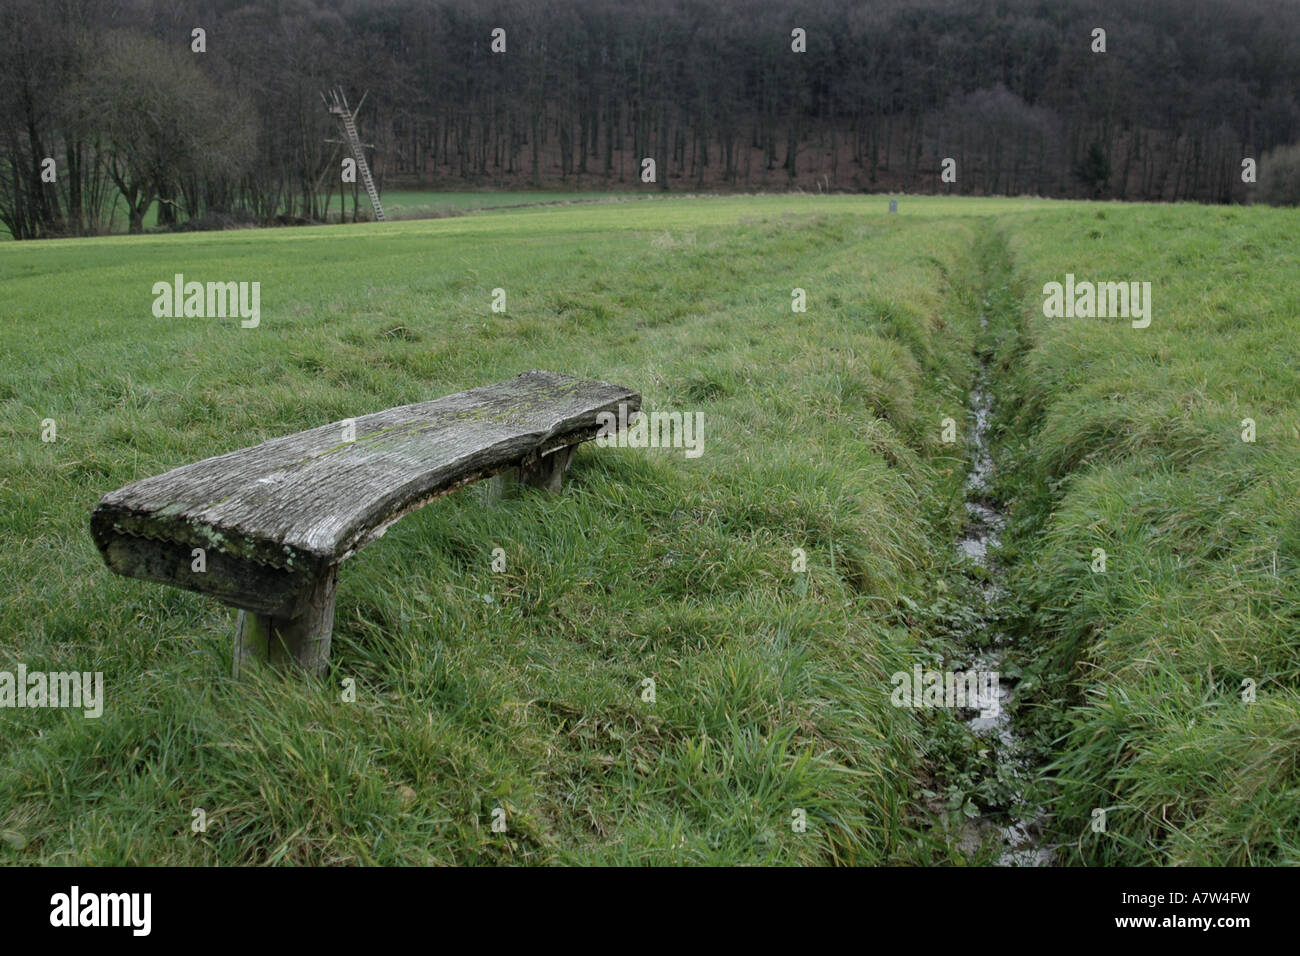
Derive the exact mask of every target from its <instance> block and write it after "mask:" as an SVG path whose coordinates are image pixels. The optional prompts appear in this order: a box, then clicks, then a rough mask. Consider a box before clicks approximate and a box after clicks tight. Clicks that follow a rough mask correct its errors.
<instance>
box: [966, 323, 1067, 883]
mask: <svg viewBox="0 0 1300 956" xmlns="http://www.w3.org/2000/svg"><path fill="white" fill-rule="evenodd" d="M986 304H987V303H986ZM987 330H988V317H987V315H985V314H984V313H981V314H980V331H981V332H982V333H987ZM970 405H971V415H972V418H973V421H974V426H973V432H972V436H971V444H972V446H973V454H972V457H971V465H970V471H969V473H968V474H967V476H966V512H967V515H968V520H967V522H966V528H965V531H964V533H963V536H962V537H961V539H960V540H958V542H957V548H958V550H959V552H960V553H961V554H962V555H964V556H965V557H966V558H968V559H969V560H970V561H971V562H972V563H973V564H974V565H976V566H977V567H979V568H982V569H984V570H985V571H986V572H987V579H986V580H985V582H984V584H983V585H982V594H983V598H984V607H983V608H982V609H981V613H980V615H979V618H980V621H981V625H980V627H979V628H978V629H977V632H976V633H975V634H974V635H972V636H971V638H969V639H968V640H969V645H968V646H967V647H966V648H965V654H966V660H965V662H964V663H965V666H966V669H967V670H975V671H983V672H990V671H992V672H995V673H997V674H998V681H997V684H996V695H997V700H996V702H995V701H993V700H991V699H983V698H981V699H980V700H979V704H980V707H979V710H978V711H975V712H974V713H973V716H971V717H969V718H967V720H966V724H967V726H968V727H970V729H971V730H972V731H973V732H974V733H976V734H977V735H980V736H981V737H987V738H991V743H993V746H991V747H990V748H989V757H990V759H991V760H993V761H994V763H993V765H992V766H991V767H990V768H989V773H990V774H996V775H997V776H998V777H999V778H1000V779H1001V780H1003V781H1006V782H1008V783H1009V784H1010V788H1011V791H1012V793H1013V796H1012V799H1011V800H1010V802H1009V805H1008V806H1005V807H999V808H995V809H994V810H992V811H989V812H987V813H985V814H984V815H982V816H978V817H975V818H974V819H972V820H970V821H969V822H968V823H967V825H966V827H965V828H964V830H963V831H962V833H961V835H960V844H961V847H962V849H963V850H964V851H967V852H974V851H975V850H976V849H977V848H978V847H979V846H980V845H981V844H982V843H984V842H985V841H986V840H990V839H992V838H993V834H994V833H995V832H996V834H997V839H998V840H1000V842H1001V846H1002V852H1001V854H1000V856H999V858H998V860H997V865H999V866H1051V865H1053V862H1054V861H1053V855H1054V854H1053V851H1052V849H1051V848H1050V847H1044V846H1041V845H1040V840H1041V837H1042V809H1041V808H1040V807H1038V806H1035V805H1033V804H1032V803H1030V802H1028V801H1027V799H1026V796H1025V794H1026V792H1027V790H1028V787H1029V782H1030V780H1031V778H1032V773H1033V768H1032V765H1031V755H1030V748H1029V747H1028V745H1027V743H1026V742H1025V740H1024V739H1023V738H1022V737H1021V736H1020V735H1019V734H1018V733H1017V731H1016V724H1015V709H1016V695H1015V684H1016V681H1015V680H1014V679H1012V678H1009V677H1008V675H1007V671H1008V670H1009V669H1010V668H1009V667H1008V665H1009V659H1008V648H1007V647H1006V646H1005V635H1004V634H1003V633H1002V631H1001V629H1000V628H999V627H998V624H997V617H996V613H995V612H996V608H997V606H998V604H999V603H1000V601H1001V599H1002V596H1003V593H1004V587H1005V585H1004V584H1003V577H1004V572H1003V570H1002V569H1001V568H1000V567H999V564H998V561H997V559H996V552H997V549H998V547H999V543H1000V535H1001V533H1002V530H1003V528H1004V527H1005V526H1006V515H1005V514H1004V512H1003V510H1002V508H1001V507H1000V506H999V505H998V503H997V502H996V501H994V500H993V497H992V494H991V487H990V482H991V479H992V477H993V472H994V464H993V457H992V454H991V453H990V450H989V439H988V429H989V423H990V420H991V418H992V414H993V393H992V390H991V387H990V372H989V359H988V357H987V354H985V357H984V358H982V359H981V362H980V367H979V372H978V373H977V376H976V380H975V386H974V388H973V389H972V390H971V397H970ZM990 552H992V554H990ZM982 683H983V682H981V684H982ZM992 686H993V685H990V687H989V689H990V690H991V689H992ZM1008 818H1009V819H1008Z"/></svg>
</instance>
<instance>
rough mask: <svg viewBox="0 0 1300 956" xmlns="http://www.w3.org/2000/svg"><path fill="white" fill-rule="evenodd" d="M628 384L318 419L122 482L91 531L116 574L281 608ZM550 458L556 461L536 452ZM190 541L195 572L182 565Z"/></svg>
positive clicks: (557, 445) (562, 437)
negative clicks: (350, 424)
mask: <svg viewBox="0 0 1300 956" xmlns="http://www.w3.org/2000/svg"><path fill="white" fill-rule="evenodd" d="M620 404H626V405H627V406H628V409H629V411H631V410H635V409H639V408H640V404H641V397H640V395H639V394H638V393H636V392H634V391H631V390H629V389H626V388H623V387H621V386H617V385H611V384H609V383H608V382H599V381H588V380H582V379H576V378H572V377H570V376H567V375H558V374H555V373H552V372H542V371H533V372H525V373H524V374H522V375H520V376H519V377H518V378H515V379H513V380H511V381H508V382H502V383H499V384H496V385H490V386H486V387H483V388H474V389H470V390H469V391H465V392H460V393H458V394H455V395H449V396H447V397H445V398H440V399H437V400H435V401H431V402H422V403H419V404H416V405H405V406H402V407H399V408H391V409H388V410H386V411H382V412H376V413H374V414H370V415H363V416H360V417H358V418H356V419H354V420H353V421H354V422H355V440H353V441H347V442H345V441H343V434H344V431H343V427H344V423H342V422H337V423H334V424H330V425H322V426H320V427H319V428H313V429H310V430H308V431H304V432H300V433H298V434H296V435H289V436H286V437H283V438H276V439H272V440H270V441H267V442H263V443H262V444H260V445H257V446H254V447H252V448H245V449H242V450H239V451H234V452H230V453H229V454H225V455H220V456H218V457H215V458H208V459H205V460H204V461H199V462H195V463H193V464H190V465H185V466H183V467H181V468H176V469H174V470H172V471H169V472H167V473H165V474H162V475H157V476H155V477H152V478H146V479H144V480H142V481H137V482H134V483H133V484H130V485H127V486H125V487H124V488H121V489H119V490H117V491H114V492H111V493H110V494H107V495H105V496H104V498H103V499H102V500H101V501H100V502H99V504H98V506H97V507H96V508H95V510H94V513H93V515H92V517H91V532H92V534H93V536H94V538H95V541H96V543H97V545H98V546H99V549H100V551H101V552H102V553H103V555H104V559H105V561H106V562H107V563H108V565H109V567H110V568H112V569H113V570H114V571H116V572H118V573H119V574H125V575H128V576H133V577H141V578H146V579H149V580H154V581H161V582H164V583H167V584H173V585H177V586H180V587H186V588H189V589H191V590H196V591H202V592H204V593H208V594H211V595H213V596H214V597H217V598H218V599H220V600H222V601H224V602H225V603H227V604H231V605H233V606H235V607H240V608H246V609H248V610H251V611H256V612H260V613H263V614H268V615H275V616H277V617H281V618H292V617H294V616H296V615H297V614H299V613H301V612H302V611H303V610H304V607H305V605H306V604H307V603H309V602H311V601H312V600H314V599H315V598H314V593H313V592H314V590H316V589H317V585H318V582H319V581H320V580H321V579H322V578H323V577H324V576H325V575H326V572H327V571H329V569H331V568H333V567H334V566H335V565H337V564H338V563H339V562H340V561H343V560H344V559H346V558H347V557H349V556H350V555H351V554H353V553H355V552H356V551H357V550H358V549H360V548H361V547H364V546H365V545H366V544H367V543H368V542H370V541H372V540H374V539H375V538H376V537H378V536H379V535H381V534H382V533H383V532H384V530H385V529H386V528H387V527H388V526H389V525H391V524H392V523H393V522H394V521H396V520H397V519H398V518H400V517H401V516H402V515H404V514H407V513H409V512H410V511H412V510H413V509H415V508H418V507H420V506H421V505H423V504H425V503H427V502H429V501H431V500H433V499H434V498H437V497H439V496H441V495H444V494H447V493H448V492H450V491H454V490H455V489H457V488H459V487H461V486H463V485H465V484H467V483H469V482H471V481H476V480H478V479H481V478H484V477H488V476H490V475H494V474H498V473H500V472H503V471H505V470H507V469H510V468H513V467H525V468H526V467H528V466H529V465H533V466H536V463H537V462H538V461H539V460H540V459H541V458H542V456H545V455H548V454H551V453H554V454H555V455H557V456H559V459H562V460H564V461H567V457H568V456H567V453H566V452H565V451H563V450H562V449H566V448H568V446H572V445H575V444H577V443H579V442H582V441H585V440H587V439H590V438H592V437H594V436H595V435H596V432H597V430H598V425H597V416H598V415H599V414H600V413H601V412H617V409H618V406H619V405H620ZM547 460H548V461H555V460H557V459H547ZM193 548H203V549H204V551H205V554H206V560H207V570H206V571H205V572H202V573H200V572H195V571H193V570H191V551H192V549H193Z"/></svg>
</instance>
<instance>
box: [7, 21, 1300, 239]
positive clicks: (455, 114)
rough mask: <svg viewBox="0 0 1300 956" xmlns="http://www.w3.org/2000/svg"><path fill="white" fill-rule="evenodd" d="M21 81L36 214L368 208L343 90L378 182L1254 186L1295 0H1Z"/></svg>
mask: <svg viewBox="0 0 1300 956" xmlns="http://www.w3.org/2000/svg"><path fill="white" fill-rule="evenodd" d="M1099 31H1100V32H1099ZM0 83H2V84H3V89H4V90H5V93H6V95H5V97H4V98H3V100H0V221H2V222H3V223H4V224H5V225H6V226H7V227H8V228H9V231H10V232H11V233H12V234H13V236H14V237H15V238H19V239H26V238H40V237H51V236H62V235H88V234H97V233H100V232H104V231H106V230H107V229H108V228H109V225H110V222H109V220H110V215H112V214H114V211H115V210H116V213H115V214H116V215H117V216H118V217H119V219H123V220H124V221H125V223H126V224H127V225H128V226H129V229H130V231H132V232H139V231H141V230H142V229H143V228H144V224H145V217H146V213H147V212H148V211H149V210H150V209H151V208H152V207H154V206H155V205H156V219H157V223H158V224H159V225H160V226H162V227H173V228H215V227H221V226H223V225H233V224H240V223H247V224H259V223H273V222H275V221H281V222H293V221H317V220H320V219H322V218H323V217H324V215H325V211H326V209H327V208H328V206H329V204H330V202H331V201H336V202H337V200H334V198H333V197H334V196H335V194H337V193H339V192H340V191H342V190H344V189H346V190H347V191H348V192H349V194H350V195H351V197H352V201H353V208H354V215H355V214H356V213H355V210H356V187H355V186H354V185H347V184H345V183H343V182H341V181H340V175H339V169H340V159H341V156H342V155H343V154H342V153H341V151H340V149H341V148H340V144H339V142H338V137H339V135H340V134H339V130H338V126H337V123H336V121H335V120H334V118H333V117H331V116H330V115H329V113H328V112H327V110H326V108H325V105H324V104H323V102H322V98H321V94H322V93H323V92H324V91H326V90H332V89H335V88H340V87H341V88H342V89H344V90H346V91H347V94H348V95H349V96H350V97H351V98H352V100H353V102H356V101H357V100H359V99H360V97H361V96H362V95H363V94H365V95H366V99H365V104H364V107H363V108H362V110H361V112H360V114H359V117H358V125H359V130H360V135H361V138H362V139H363V140H364V141H365V143H366V144H367V145H368V146H372V148H371V149H370V161H371V164H372V166H373V168H374V171H375V176H376V179H377V180H378V182H379V183H380V186H381V188H385V187H386V188H390V189H391V188H417V187H419V188H432V189H478V188H483V189H489V188H491V189H543V190H545V189H566V190H574V189H579V190H586V189H591V190H602V189H606V190H608V189H629V188H632V189H643V190H676V191H686V192H708V191H723V192H731V191H736V192H743V191H768V190H790V189H798V190H803V191H809V192H819V191H820V192H921V193H958V194H967V195H1036V196H1043V197H1052V198H1111V199H1121V200H1146V201H1167V202H1177V201H1197V202H1208V203H1233V202H1245V201H1250V200H1252V199H1255V198H1267V196H1263V197H1257V196H1255V195H1252V190H1253V189H1254V188H1255V186H1256V184H1255V183H1254V182H1252V181H1251V180H1252V178H1253V177H1252V176H1251V175H1248V174H1246V173H1245V172H1243V163H1244V162H1245V161H1247V160H1249V161H1251V165H1253V163H1255V162H1258V163H1260V170H1261V179H1260V182H1259V184H1258V185H1259V188H1260V189H1261V190H1262V191H1265V192H1267V191H1268V190H1273V191H1274V192H1276V191H1277V190H1278V189H1280V188H1281V184H1282V183H1283V181H1284V180H1286V176H1284V175H1282V174H1281V172H1279V173H1278V174H1277V175H1274V176H1273V177H1272V179H1271V181H1270V182H1269V183H1265V182H1264V176H1263V173H1264V172H1265V171H1267V170H1268V168H1269V167H1268V164H1269V162H1270V161H1275V162H1276V163H1277V164H1279V165H1278V166H1277V167H1276V168H1278V169H1279V170H1280V169H1281V168H1282V167H1281V164H1282V163H1283V161H1284V160H1285V159H1286V158H1287V157H1290V162H1291V163H1292V166H1291V167H1288V168H1291V169H1294V157H1295V153H1296V151H1297V150H1296V148H1294V147H1292V144H1294V143H1295V142H1296V140H1297V139H1300V135H1298V132H1300V105H1298V104H1297V100H1296V91H1297V89H1300V5H1297V4H1294V3H1287V2H1283V0H1234V2H1232V3H1223V2H1211V0H1143V2H1142V3H1127V2H1116V0H884V2H870V3H866V2H861V0H823V2H818V3H808V2H803V3H798V2H788V0H787V2H779V0H755V2H744V3H739V2H716V0H709V2H703V0H636V2H631V0H546V2H531V0H284V2H276V3H266V4H258V5H250V4H247V3H245V2H242V0H218V2H199V3H194V2H180V3H175V2H158V0H117V2H110V0H61V2H58V3H53V2H48V0H4V3H3V4H0ZM646 158H652V159H654V160H655V169H656V176H655V179H654V181H653V182H645V181H643V178H642V169H643V165H642V161H643V160H644V159H646ZM945 159H951V160H953V161H954V164H952V169H953V171H954V175H952V176H949V177H944V176H942V175H941V169H942V167H943V165H944V160H945ZM1291 183H1292V185H1294V175H1293V174H1292V180H1291ZM1265 187H1267V189H1266V188H1265ZM361 198H362V200H363V202H364V193H362V195H361ZM1289 201H1294V199H1291V200H1289Z"/></svg>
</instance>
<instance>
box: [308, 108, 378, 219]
mask: <svg viewBox="0 0 1300 956" xmlns="http://www.w3.org/2000/svg"><path fill="white" fill-rule="evenodd" d="M367 95H368V94H367V93H363V94H361V102H360V103H358V104H357V108H356V109H351V108H349V106H348V98H347V97H346V96H344V95H343V88H342V87H338V88H337V89H333V90H330V95H329V96H328V97H326V96H325V94H324V93H322V94H321V95H320V98H321V99H322V100H324V101H325V108H326V109H328V110H329V111H330V113H331V114H333V115H334V116H337V117H338V118H339V122H341V123H342V124H343V132H344V133H346V134H347V137H348V139H347V144H348V146H350V147H351V149H352V155H353V157H354V158H355V159H356V161H357V169H358V170H360V172H361V181H362V182H363V183H364V184H365V187H366V194H367V195H369V196H370V204H371V205H372V206H374V207H375V219H377V220H379V221H380V222H383V220H384V207H383V206H381V205H380V204H379V190H377V189H376V188H375V180H374V177H373V176H371V175H370V164H369V163H367V162H366V152H365V146H366V145H368V144H363V143H362V142H361V139H360V137H358V136H357V123H356V116H357V113H359V112H361V103H364V102H365V101H366V96H367ZM372 148H373V147H372Z"/></svg>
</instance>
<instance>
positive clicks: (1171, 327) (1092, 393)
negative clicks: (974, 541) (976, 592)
mask: <svg viewBox="0 0 1300 956" xmlns="http://www.w3.org/2000/svg"><path fill="white" fill-rule="evenodd" d="M1005 228H1006V229H1007V232H1008V234H1009V237H1010V248H1011V254H1012V257H1013V259H1014V261H1015V265H1016V270H1017V272H1018V274H1019V276H1020V277H1021V279H1022V281H1023V289H1022V291H1023V297H1022V301H1023V303H1024V308H1023V311H1022V312H1018V313H1015V312H1013V314H1012V315H1010V316H1009V317H1008V318H1009V321H1008V322H1007V325H1006V332H1007V335H1006V338H1005V342H1004V348H1003V357H1004V360H1005V362H1006V365H1007V369H1006V372H1005V377H1004V383H1003V384H1004V388H1005V399H1006V404H1007V407H1008V408H1013V409H1015V410H1016V411H1015V414H1014V415H1013V416H1011V417H1010V420H1009V421H1008V423H1007V424H1008V426H1009V427H1008V431H1007V434H1006V437H1005V444H1006V447H1005V449H1004V453H1005V455H1006V456H1007V458H1008V459H1009V460H1011V461H1013V462H1014V467H1013V468H1011V469H1010V470H1009V471H1008V472H1007V473H1006V474H1005V476H1004V477H1005V479H1006V484H1007V489H1006V490H1007V492H1008V493H1009V494H1011V495H1014V496H1015V497H1016V499H1017V508H1016V512H1015V515H1014V520H1013V525H1012V526H1013V529H1015V532H1016V533H1015V534H1014V535H1013V537H1012V539H1011V547H1010V548H1009V554H1008V559H1009V561H1010V563H1011V564H1012V565H1013V567H1014V568H1015V576H1014V579H1013V580H1014V584H1013V593H1014V594H1015V595H1016V599H1017V601H1018V602H1019V604H1020V610H1019V629H1020V631H1021V632H1022V637H1021V639H1022V641H1025V642H1028V643H1029V645H1030V646H1032V647H1033V648H1034V650H1035V653H1034V661H1033V662H1032V664H1031V665H1030V666H1031V667H1032V669H1033V671H1034V679H1035V681H1036V682H1037V683H1038V684H1039V690H1038V695H1037V701H1038V703H1039V705H1040V706H1039V708H1038V710H1039V715H1040V717H1041V719H1042V721H1043V723H1044V725H1045V726H1047V727H1049V728H1050V730H1051V732H1052V733H1053V734H1054V735H1059V736H1060V737H1061V739H1060V740H1059V742H1058V744H1057V746H1056V752H1057V756H1056V759H1055V761H1054V766H1053V768H1052V773H1053V775H1054V776H1055V778H1056V784H1057V788H1058V791H1059V792H1058V795H1057V798H1056V800H1055V801H1054V808H1053V809H1054V812H1055V827H1056V838H1057V839H1059V840H1061V841H1062V842H1065V843H1067V845H1068V850H1069V857H1068V858H1067V862H1086V863H1091V864H1107V865H1112V864H1128V865H1145V864H1160V865H1164V864H1170V863H1186V864H1199V865H1205V864H1262V863H1281V864H1287V865H1295V864H1296V863H1300V836H1298V834H1300V784H1298V778H1300V774H1298V773H1297V759H1298V758H1300V692H1298V691H1300V574H1298V569H1300V403H1298V400H1300V380H1298V379H1297V377H1296V371H1295V370H1296V360H1297V348H1296V342H1297V337H1296V336H1297V319H1296V316H1297V313H1298V312H1300V291H1297V289H1296V286H1295V284H1294V282H1293V281H1292V280H1291V277H1293V276H1294V275H1295V274H1296V272H1297V268H1298V267H1300V254H1298V253H1297V249H1300V218H1298V217H1297V214H1296V212H1295V211H1294V210H1270V209H1257V208H1252V209H1248V210H1247V209H1207V208H1200V207H1192V206H1176V207H1154V206H1137V207H1106V206H1098V207H1090V208H1089V209H1088V210H1087V211H1086V212H1081V213H1079V214H1075V215H1072V216H1067V215H1061V214H1055V213H1053V214H1037V213H1035V214H1032V215H1029V216H1024V217H1019V218H1017V219H1016V220H1015V221H1014V222H1009V223H1006V224H1005ZM1066 272H1074V273H1076V274H1077V275H1078V276H1079V277H1080V278H1085V277H1093V276H1097V277H1104V278H1113V279H1116V280H1118V279H1126V278H1132V279H1140V280H1147V281H1151V282H1152V285H1153V290H1152V295H1153V300H1154V303H1155V313H1154V318H1153V321H1152V323H1151V326H1150V327H1149V328H1146V329H1133V328H1131V326H1130V324H1129V323H1128V322H1127V321H1125V320H1122V319H1048V318H1044V317H1043V315H1042V311H1041V305H1042V295H1041V288H1042V284H1043V283H1044V282H1047V281H1052V280H1058V281H1059V280H1061V279H1062V277H1063V276H1064V274H1065V273H1066ZM1245 418H1251V419H1253V420H1254V421H1255V422H1256V427H1257V436H1256V441H1255V442H1254V443H1247V442H1245V441H1243V440H1242V431H1243V426H1242V424H1241V422H1242V420H1243V419H1245ZM1093 548H1102V549H1104V550H1105V551H1106V554H1107V562H1106V570H1105V572H1104V573H1094V572H1093V571H1092V560H1093V553H1092V549H1093ZM1247 679H1249V680H1251V681H1253V682H1254V683H1255V685H1256V702H1255V703H1253V704H1251V703H1246V702H1245V701H1244V700H1243V695H1242V691H1243V683H1242V682H1243V681H1245V680H1247ZM1094 809H1105V810H1106V811H1107V815H1106V832H1104V833H1097V832H1094V831H1093V829H1092V827H1091V825H1090V824H1091V821H1092V811H1093V810H1094Z"/></svg>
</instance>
